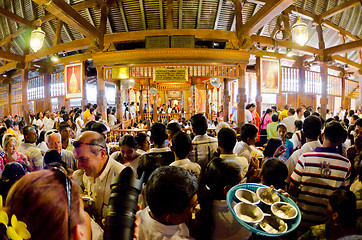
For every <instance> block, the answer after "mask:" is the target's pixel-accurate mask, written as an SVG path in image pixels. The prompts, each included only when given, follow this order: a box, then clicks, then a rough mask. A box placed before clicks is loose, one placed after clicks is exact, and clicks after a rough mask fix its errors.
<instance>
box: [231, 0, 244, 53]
mask: <svg viewBox="0 0 362 240" xmlns="http://www.w3.org/2000/svg"><path fill="white" fill-rule="evenodd" d="M233 2H234V8H235V11H234V12H235V16H234V20H235V30H236V34H237V36H238V38H239V39H241V37H242V36H243V14H242V9H243V7H242V3H241V1H240V0H234V1H233ZM231 27H232V25H231ZM241 44H242V43H241V41H240V42H239V47H241Z"/></svg>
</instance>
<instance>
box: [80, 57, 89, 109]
mask: <svg viewBox="0 0 362 240" xmlns="http://www.w3.org/2000/svg"><path fill="white" fill-rule="evenodd" d="M87 65H88V64H87V61H86V62H85V63H84V76H83V83H82V84H83V96H82V101H81V104H82V107H83V110H84V111H85V105H87V103H88V100H87Z"/></svg>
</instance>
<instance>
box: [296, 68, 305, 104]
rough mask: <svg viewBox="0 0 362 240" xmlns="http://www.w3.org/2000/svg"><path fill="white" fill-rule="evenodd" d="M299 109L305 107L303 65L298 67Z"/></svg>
mask: <svg viewBox="0 0 362 240" xmlns="http://www.w3.org/2000/svg"><path fill="white" fill-rule="evenodd" d="M298 84H299V99H300V100H299V107H301V106H302V105H306V99H305V98H306V96H305V68H304V67H303V64H302V63H301V65H300V66H299V81H298Z"/></svg>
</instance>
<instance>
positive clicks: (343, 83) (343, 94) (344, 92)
mask: <svg viewBox="0 0 362 240" xmlns="http://www.w3.org/2000/svg"><path fill="white" fill-rule="evenodd" d="M341 75H342V95H341V107H343V108H344V109H347V108H346V102H347V101H346V100H345V98H346V78H345V73H344V71H343V72H341Z"/></svg>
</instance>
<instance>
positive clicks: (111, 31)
mask: <svg viewBox="0 0 362 240" xmlns="http://www.w3.org/2000/svg"><path fill="white" fill-rule="evenodd" d="M107 27H108V29H109V32H110V33H113V28H112V24H111V21H109V16H108V17H107Z"/></svg>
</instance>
